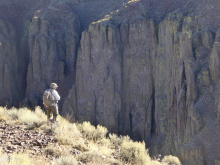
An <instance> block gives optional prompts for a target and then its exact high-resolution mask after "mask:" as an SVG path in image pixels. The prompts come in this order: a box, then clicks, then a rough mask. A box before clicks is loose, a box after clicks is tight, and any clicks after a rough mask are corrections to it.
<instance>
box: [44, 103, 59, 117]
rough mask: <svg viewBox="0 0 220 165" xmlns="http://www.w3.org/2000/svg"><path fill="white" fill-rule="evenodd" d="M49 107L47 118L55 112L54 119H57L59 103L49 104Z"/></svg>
mask: <svg viewBox="0 0 220 165" xmlns="http://www.w3.org/2000/svg"><path fill="white" fill-rule="evenodd" d="M46 109H47V120H50V117H51V113H52V114H53V121H56V119H57V116H58V105H57V104H55V105H53V106H49V107H47V108H46Z"/></svg>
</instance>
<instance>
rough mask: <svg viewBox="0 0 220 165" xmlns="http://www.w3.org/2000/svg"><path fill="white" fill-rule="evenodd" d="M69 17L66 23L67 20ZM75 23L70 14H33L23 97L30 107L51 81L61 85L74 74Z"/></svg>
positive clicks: (76, 32)
mask: <svg viewBox="0 0 220 165" xmlns="http://www.w3.org/2000/svg"><path fill="white" fill-rule="evenodd" d="M68 18H70V20H67V19H68ZM78 40H79V22H78V20H77V17H76V16H75V15H74V14H72V13H69V14H66V13H57V12H56V11H53V10H52V11H50V12H49V13H47V12H44V11H41V10H38V11H36V12H35V14H34V16H33V18H32V21H31V23H30V27H29V42H28V43H29V44H28V46H29V52H30V53H29V65H28V74H27V90H26V97H27V98H28V99H29V100H30V102H31V103H32V106H33V105H39V103H35V102H34V101H37V100H38V99H39V98H40V97H41V96H42V92H43V91H44V90H45V89H46V88H48V87H49V84H50V83H51V82H61V81H62V80H64V78H65V74H67V73H68V72H71V71H74V68H75V63H76V52H77V46H78Z"/></svg>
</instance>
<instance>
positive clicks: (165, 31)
mask: <svg viewBox="0 0 220 165" xmlns="http://www.w3.org/2000/svg"><path fill="white" fill-rule="evenodd" d="M196 21H197V20H196V19H195V18H191V17H184V16H183V15H182V14H169V15H168V16H167V17H166V18H165V19H164V20H163V21H162V22H161V23H160V24H158V25H155V23H154V21H152V20H147V19H143V20H139V21H136V22H133V23H129V24H128V23H123V24H121V25H120V26H117V27H114V26H108V25H106V24H102V23H96V24H92V25H90V26H89V28H88V30H86V31H84V32H83V33H82V38H81V49H80V50H79V53H78V58H77V66H76V83H75V85H74V86H73V88H72V90H71V92H70V94H69V96H68V98H67V99H66V101H65V103H64V105H63V109H62V113H63V114H64V115H70V116H72V118H73V120H75V121H78V122H83V121H90V122H91V123H92V124H95V125H97V124H101V125H103V126H106V127H107V128H108V129H109V130H110V131H112V132H115V133H119V134H124V135H126V134H128V135H130V136H131V137H132V138H133V139H135V140H145V142H146V144H147V147H150V152H151V153H152V154H174V155H178V156H179V157H180V158H181V159H182V162H183V163H184V164H198V165H199V164H205V163H206V164H213V163H215V159H216V160H217V159H218V153H219V151H218V148H219V145H218V144H216V143H217V141H218V140H220V139H219V135H220V134H219V133H220V132H219V110H218V106H219V99H218V98H219V96H218V92H217V91H218V90H219V87H218V85H216V83H215V82H218V80H219V74H218V67H219V60H218V56H219V53H218V42H217V40H218V35H219V33H217V34H216V37H215V35H214V34H213V32H211V31H209V30H208V29H203V27H202V26H201V25H200V24H199V23H197V22H196ZM195 22H196V23H195ZM215 38H216V39H215ZM214 40H216V41H214ZM204 130H206V131H204ZM213 130H216V131H215V134H213V135H209V136H207V134H208V132H209V133H210V132H212V131H213ZM204 138H207V140H205V141H204Z"/></svg>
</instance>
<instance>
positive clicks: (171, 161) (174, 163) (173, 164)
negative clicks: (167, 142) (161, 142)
mask: <svg viewBox="0 0 220 165" xmlns="http://www.w3.org/2000/svg"><path fill="white" fill-rule="evenodd" d="M162 162H163V163H166V164H168V165H181V163H180V160H179V159H178V158H177V157H175V156H172V155H169V156H164V158H163V159H162Z"/></svg>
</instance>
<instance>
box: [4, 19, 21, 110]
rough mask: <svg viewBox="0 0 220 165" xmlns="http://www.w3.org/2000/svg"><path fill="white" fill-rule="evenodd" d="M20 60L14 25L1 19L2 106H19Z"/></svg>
mask: <svg viewBox="0 0 220 165" xmlns="http://www.w3.org/2000/svg"><path fill="white" fill-rule="evenodd" d="M18 58H19V57H17V51H16V31H15V29H14V28H13V27H12V25H11V24H10V23H8V22H6V21H4V20H2V19H0V92H1V95H0V104H1V105H7V106H9V107H10V106H12V105H18V100H19V91H18V88H17V87H18V75H17V69H18Z"/></svg>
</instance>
